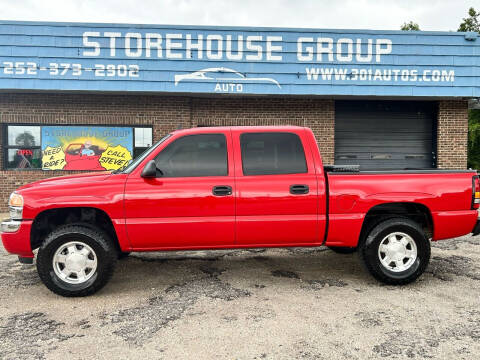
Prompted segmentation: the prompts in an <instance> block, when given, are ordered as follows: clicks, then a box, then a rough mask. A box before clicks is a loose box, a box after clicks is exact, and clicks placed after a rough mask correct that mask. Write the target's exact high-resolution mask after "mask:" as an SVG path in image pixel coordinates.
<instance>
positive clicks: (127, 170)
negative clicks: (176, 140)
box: [118, 134, 172, 174]
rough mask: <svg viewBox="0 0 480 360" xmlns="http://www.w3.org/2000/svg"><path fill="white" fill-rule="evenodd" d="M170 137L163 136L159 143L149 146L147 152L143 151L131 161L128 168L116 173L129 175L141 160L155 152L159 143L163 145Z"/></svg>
mask: <svg viewBox="0 0 480 360" xmlns="http://www.w3.org/2000/svg"><path fill="white" fill-rule="evenodd" d="M170 136H172V135H171V134H168V135H166V136H164V137H163V138H162V139H161V140H160V141H159V142H157V143H156V144H153V145H152V146H150V147H149V148H148V149H147V150H145V151H144V152H143V153H141V154H140V155H139V156H138V157H136V158H135V159H133V161H132V162H131V163H130V164H128V166H127V167H126V168H125V169H123V170H122V171H119V172H118V173H119V174H130V173H131V172H132V171H133V169H135V168H136V167H137V165H138V164H140V163H141V162H142V161H143V159H145V158H146V157H147V156H148V155H149V154H150V153H151V152H152V151H153V150H155V149H156V148H157V147H158V146H159V145H160V144H161V143H163V142H164V141H165V140H167V139H168V138H169V137H170Z"/></svg>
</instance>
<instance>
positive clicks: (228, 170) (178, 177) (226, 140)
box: [152, 132, 230, 179]
mask: <svg viewBox="0 0 480 360" xmlns="http://www.w3.org/2000/svg"><path fill="white" fill-rule="evenodd" d="M202 135H203V136H205V135H221V136H223V138H224V139H225V155H226V156H225V160H226V165H227V167H226V170H227V171H226V174H225V175H223V174H222V175H199V176H163V175H161V176H157V178H164V179H180V178H202V177H208V178H211V177H227V176H229V173H230V163H229V161H228V156H229V151H228V150H229V148H228V137H227V135H226V134H225V133H223V132H209V133H199V134H188V135H184V136H180V137H178V138H176V139H173V140H172V141H171V142H169V143H168V144H167V145H165V147H164V148H163V149H162V150H160V152H158V153H157V154H156V155H155V156H154V157H153V159H152V160H153V161H155V164H156V159H157V157H159V156H160V155H161V154H162V152H164V151H165V150H166V149H167V148H168V147H169V146H171V145H173V144H174V143H175V142H177V141H179V140H181V139H184V138H187V137H193V136H202ZM160 170H161V169H160Z"/></svg>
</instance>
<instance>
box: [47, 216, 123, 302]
mask: <svg viewBox="0 0 480 360" xmlns="http://www.w3.org/2000/svg"><path fill="white" fill-rule="evenodd" d="M71 241H80V242H82V243H84V244H86V245H88V246H89V247H90V248H92V249H93V251H94V252H95V255H96V257H97V268H96V271H95V273H94V274H93V276H91V278H90V279H88V280H87V281H85V282H84V283H80V284H70V283H68V282H65V281H63V280H62V279H61V278H60V277H58V276H57V274H55V271H54V269H53V257H54V255H55V252H56V251H57V250H58V249H59V248H60V247H61V246H62V245H64V244H66V243H68V242H71ZM117 256H118V255H117V250H116V248H115V245H114V244H113V243H112V241H111V240H110V239H109V238H108V235H107V234H106V233H104V232H102V231H101V230H99V229H96V228H94V227H92V226H90V225H89V226H82V225H77V224H75V225H63V226H60V227H59V228H57V229H55V230H54V231H52V232H51V233H50V234H49V235H48V236H47V237H46V239H45V241H44V242H43V244H42V246H41V247H40V249H39V251H38V254H37V271H38V275H39V276H40V279H41V280H42V282H43V283H44V284H45V286H46V287H47V288H48V289H50V290H51V291H53V292H54V293H56V294H58V295H61V296H65V297H80V296H88V295H92V294H93V293H95V292H97V291H98V290H100V289H101V288H102V287H104V286H105V284H106V283H107V282H108V281H109V280H110V278H111V277H112V275H113V271H114V268H115V263H116V260H117Z"/></svg>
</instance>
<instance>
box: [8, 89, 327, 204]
mask: <svg viewBox="0 0 480 360" xmlns="http://www.w3.org/2000/svg"><path fill="white" fill-rule="evenodd" d="M0 121H1V123H2V124H5V123H27V124H28V123H32V124H60V125H61V124H65V125H67V124H68V125H75V124H92V125H151V126H153V135H154V141H156V140H158V139H159V138H160V137H162V136H163V135H164V134H166V133H168V132H170V131H172V130H174V129H177V128H178V127H179V126H181V127H183V128H188V127H192V126H197V125H277V124H284V125H285V124H289V125H300V126H308V127H311V128H312V129H313V130H314V132H315V134H316V136H317V140H318V143H319V147H320V150H321V151H322V153H323V156H324V158H325V163H333V154H334V151H333V146H334V133H333V132H334V102H333V100H313V99H295V98H289V99H285V98H282V99H280V98H267V97H261V98H254V97H248V98H213V99H212V98H189V97H181V96H153V95H149V96H147V95H90V94H68V95H66V94H0ZM2 141H3V138H2V137H1V136H0V146H1V145H2ZM2 152H3V149H2ZM2 169H3V156H0V212H1V211H5V210H6V202H7V200H8V196H9V195H10V193H11V192H12V191H13V190H15V189H16V188H18V187H19V186H21V185H23V184H27V183H29V182H32V181H35V180H39V179H43V178H47V177H52V176H60V175H67V174H71V173H74V172H72V171H41V170H35V171H11V170H10V171H5V170H2Z"/></svg>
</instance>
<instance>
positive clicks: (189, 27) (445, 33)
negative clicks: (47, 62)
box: [0, 19, 469, 36]
mask: <svg viewBox="0 0 480 360" xmlns="http://www.w3.org/2000/svg"><path fill="white" fill-rule="evenodd" d="M0 25H29V26H45V25H48V26H58V27H64V26H69V27H84V26H87V27H93V26H94V27H105V28H107V27H125V28H131V27H135V28H139V29H142V28H145V29H151V28H156V29H162V28H165V29H179V30H199V29H201V30H212V31H217V30H241V31H254V32H258V31H269V32H330V33H353V34H354V33H358V34H390V35H395V34H397V35H412V36H415V35H419V34H422V35H443V36H465V35H466V34H469V32H460V31H404V30H373V29H325V28H295V27H263V26H210V25H177V24H135V23H94V22H93V23H92V22H85V23H84V22H56V21H19V20H2V19H0Z"/></svg>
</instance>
